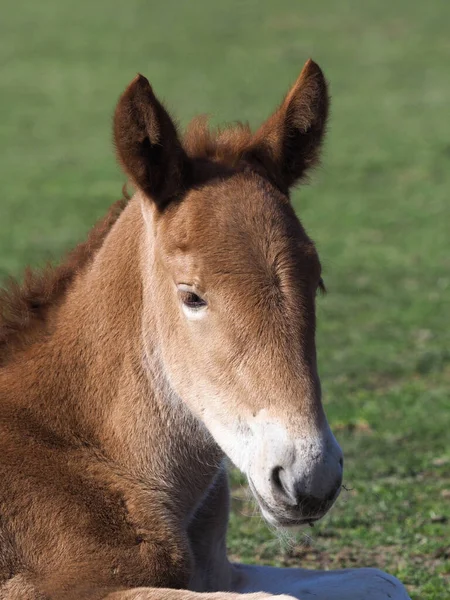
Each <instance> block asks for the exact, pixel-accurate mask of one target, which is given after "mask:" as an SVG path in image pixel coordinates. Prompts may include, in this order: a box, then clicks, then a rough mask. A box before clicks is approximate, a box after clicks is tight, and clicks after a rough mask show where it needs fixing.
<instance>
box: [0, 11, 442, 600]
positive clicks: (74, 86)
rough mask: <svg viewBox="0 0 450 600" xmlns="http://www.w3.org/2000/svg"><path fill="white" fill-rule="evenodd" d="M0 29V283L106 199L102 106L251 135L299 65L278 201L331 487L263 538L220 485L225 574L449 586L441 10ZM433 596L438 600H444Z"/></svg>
mask: <svg viewBox="0 0 450 600" xmlns="http://www.w3.org/2000/svg"><path fill="white" fill-rule="evenodd" d="M1 9H2V11H1V12H2V18H1V20H0V64H1V78H0V114H1V118H0V143H1V160H0V181H1V184H2V190H1V200H0V208H1V210H0V278H4V277H6V276H7V275H10V274H13V275H19V274H20V272H21V270H22V269H23V267H24V266H25V265H27V264H31V265H42V264H43V263H44V262H45V261H47V260H49V259H57V258H58V257H59V256H60V255H61V253H63V252H64V251H65V250H66V249H68V248H70V247H71V246H73V245H75V244H76V243H77V242H78V241H79V240H81V239H82V238H83V237H84V236H85V234H86V232H87V230H88V228H89V227H90V226H91V225H92V224H93V223H94V222H95V220H96V219H97V218H98V217H99V216H101V215H102V214H103V213H104V212H105V210H106V208H107V206H108V205H109V204H110V203H111V202H112V201H113V200H115V199H116V198H118V197H120V195H121V193H120V190H121V185H122V183H123V181H124V178H123V177H122V175H121V173H120V172H119V169H118V168H117V166H116V164H115V161H114V156H113V151H112V145H111V134H110V129H111V115H112V111H113V108H114V103H115V101H116V99H117V97H118V95H119V94H120V92H121V91H122V89H123V88H124V87H125V86H126V84H127V83H128V82H129V81H130V80H131V79H132V78H133V77H134V75H135V73H136V72H138V71H140V72H142V73H143V74H145V75H146V76H147V77H148V78H149V79H150V81H151V83H152V85H153V86H154V88H155V90H156V92H157V94H159V95H160V97H162V98H163V99H165V101H166V104H167V105H168V106H169V108H172V110H173V112H175V114H176V116H177V118H178V119H179V122H180V124H181V125H182V126H184V125H185V124H186V123H187V122H188V121H189V119H190V118H191V117H193V116H194V115H196V114H198V113H210V114H211V115H212V120H213V122H215V123H217V122H220V121H233V120H236V119H239V120H244V121H249V122H250V123H251V124H252V125H257V124H258V123H260V121H261V120H262V119H264V118H265V117H266V116H267V115H268V114H269V113H270V112H271V111H272V110H273V108H274V107H275V105H276V104H277V103H278V102H279V101H280V99H281V97H282V95H283V94H284V93H285V92H286V91H287V89H288V86H289V84H290V83H292V82H293V81H294V80H295V78H296V76H297V74H298V73H299V71H300V69H301V67H302V65H303V63H304V61H305V60H306V59H307V58H308V57H309V56H312V57H313V58H314V59H315V60H316V61H317V62H318V63H319V64H320V65H321V66H322V68H323V69H324V71H325V74H326V76H327V77H328V79H329V80H330V83H331V93H332V96H333V108H332V115H331V122H330V123H331V124H330V131H329V137H328V143H327V145H326V152H325V156H324V161H323V166H322V168H321V169H320V170H319V171H317V172H316V174H315V176H314V177H313V181H312V185H311V186H309V187H303V188H301V189H300V190H298V192H296V193H295V195H294V202H295V205H296V207H297V209H298V212H299V214H300V216H301V218H302V221H303V223H304V225H305V226H306V228H307V230H308V231H309V232H310V234H311V235H312V237H313V238H314V239H315V240H316V241H317V245H318V248H319V251H320V253H321V258H322V261H323V263H324V266H325V282H326V284H327V287H328V288H329V294H328V295H327V296H326V297H325V298H322V299H319V309H318V316H319V331H318V346H319V365H320V369H321V375H322V381H323V386H324V398H325V404H326V409H327V413H328V416H329V420H330V422H331V425H332V427H333V429H334V430H335V432H336V435H337V437H338V438H339V441H340V442H341V444H342V446H343V448H344V453H345V456H346V485H347V487H348V489H349V491H347V492H343V494H342V495H341V498H340V500H339V501H338V503H337V505H336V507H335V508H334V509H333V511H332V512H331V514H330V515H329V516H328V517H326V518H325V519H324V520H323V522H321V523H320V524H319V525H318V526H316V528H315V529H314V530H311V532H308V535H310V539H309V538H308V537H306V536H304V535H300V536H298V537H297V538H292V539H290V540H289V541H287V542H286V541H285V542H283V543H282V542H280V540H279V539H278V538H277V537H274V535H273V532H270V531H269V530H268V529H267V528H266V527H265V525H264V524H263V523H262V521H261V519H260V518H259V517H257V516H255V512H254V509H253V506H252V504H251V502H249V500H248V497H247V493H246V491H245V488H243V487H241V485H243V482H242V481H241V480H240V477H239V476H238V475H236V474H234V476H233V481H234V483H235V487H234V490H233V509H234V510H233V515H232V519H231V532H230V538H229V546H230V552H231V554H232V556H233V557H234V558H239V559H244V560H246V561H251V562H257V561H263V562H266V563H272V564H283V565H286V564H288V565H300V564H302V565H304V566H308V567H311V568H336V567H341V566H345V567H353V566H363V565H364V566H379V567H381V568H384V569H386V570H388V571H390V572H391V573H393V574H395V575H397V576H399V577H400V578H401V579H402V580H403V581H405V583H406V584H407V586H408V589H409V590H410V593H411V595H412V597H413V598H414V599H416V600H418V599H419V598H420V600H432V599H439V600H443V599H444V598H446V597H448V595H447V594H448V590H449V588H450V548H449V545H450V439H449V438H450V434H449V431H450V400H449V387H450V366H449V359H450V332H449V317H450V236H449V233H450V203H449V192H450V118H449V117H450V111H449V106H450V77H449V68H450V35H449V31H450V2H448V1H447V0H430V1H429V2H422V1H420V0H392V1H389V2H388V1H387V0H340V2H338V3H336V2H334V1H332V0H323V1H322V2H320V3H319V2H313V1H312V0H305V1H302V2H299V1H298V0H278V1H277V2H274V1H273V0H258V1H257V0H241V1H238V0H226V1H224V2H220V3H219V2H211V1H209V0H196V1H193V2H183V1H175V0H165V1H164V2H154V1H149V0H127V2H124V1H122V2H119V1H108V2H107V1H105V0H96V2H91V1H88V0H78V1H77V2H68V1H67V0H41V1H40V2H36V1H34V0H33V1H32V0H22V1H21V2H17V1H13V0H2V1H1ZM449 595H450V594H449Z"/></svg>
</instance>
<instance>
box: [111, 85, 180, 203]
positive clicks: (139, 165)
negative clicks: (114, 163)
mask: <svg viewBox="0 0 450 600" xmlns="http://www.w3.org/2000/svg"><path fill="white" fill-rule="evenodd" d="M114 143H115V146H116V151H117V157H118V159H119V162H120V163H121V165H122V167H123V169H124V171H125V173H126V174H127V175H128V176H129V177H130V178H131V180H132V182H133V183H134V184H135V185H136V186H137V187H138V188H140V189H141V190H142V191H143V192H144V193H145V194H146V195H147V196H149V197H150V198H151V199H152V200H154V201H155V202H156V204H157V205H158V206H159V207H160V208H163V207H164V206H165V205H166V204H167V203H168V202H169V201H170V200H171V198H173V197H175V196H177V195H178V194H179V193H180V192H181V190H182V189H183V187H184V175H185V172H186V164H187V159H186V155H185V152H184V150H183V148H182V146H181V143H180V140H179V138H178V134H177V130H176V127H175V124H174V122H173V121H172V119H171V118H170V116H169V114H168V112H167V111H166V109H165V108H164V107H163V105H162V104H161V103H160V102H159V100H158V99H157V98H156V96H155V94H154V93H153V90H152V88H151V86H150V84H149V82H148V80H147V79H146V78H145V77H144V76H143V75H138V76H137V77H136V78H135V79H134V80H133V81H132V82H131V83H130V85H129V86H128V87H127V89H126V90H125V92H124V93H123V94H122V96H121V98H120V99H119V102H118V104H117V107H116V111H115V113H114Z"/></svg>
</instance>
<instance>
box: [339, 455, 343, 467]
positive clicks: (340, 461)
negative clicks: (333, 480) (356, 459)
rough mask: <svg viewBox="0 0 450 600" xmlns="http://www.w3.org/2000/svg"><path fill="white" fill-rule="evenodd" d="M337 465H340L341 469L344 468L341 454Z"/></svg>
mask: <svg viewBox="0 0 450 600" xmlns="http://www.w3.org/2000/svg"><path fill="white" fill-rule="evenodd" d="M339 466H340V467H341V469H343V468H344V459H343V458H342V456H341V458H340V459H339Z"/></svg>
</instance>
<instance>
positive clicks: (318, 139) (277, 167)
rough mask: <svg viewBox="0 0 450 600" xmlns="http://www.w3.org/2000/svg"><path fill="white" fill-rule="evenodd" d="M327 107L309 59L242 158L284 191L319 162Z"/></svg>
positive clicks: (320, 77)
mask: <svg viewBox="0 0 450 600" xmlns="http://www.w3.org/2000/svg"><path fill="white" fill-rule="evenodd" d="M328 106H329V96H328V89H327V83H326V81H325V77H324V75H323V73H322V71H321V69H320V67H319V65H317V64H316V63H315V62H313V61H312V60H311V59H309V60H308V61H307V63H306V64H305V66H304V67H303V69H302V72H301V73H300V76H299V78H298V79H297V81H296V82H295V84H294V85H293V87H292V88H291V90H290V92H289V93H288V94H287V96H286V97H285V99H284V101H283V102H282V104H281V105H280V107H279V108H278V109H277V110H276V111H275V113H274V114H273V115H272V116H271V117H269V119H268V120H267V121H266V122H265V123H264V124H263V125H262V126H261V127H260V129H259V130H258V131H257V132H256V133H255V136H254V138H253V141H252V144H251V147H250V148H249V149H248V151H247V152H246V155H247V156H246V157H247V158H248V159H249V160H252V159H253V160H256V161H257V162H258V163H259V164H261V165H262V166H263V167H264V168H265V170H266V172H267V173H268V175H269V177H271V178H272V179H273V181H274V183H275V184H276V185H278V187H280V188H281V189H282V190H283V191H286V192H287V191H288V189H289V188H290V187H291V186H292V185H294V184H295V183H296V182H297V181H298V180H299V179H301V178H302V177H303V176H304V175H305V173H306V171H307V170H308V169H309V168H311V167H313V166H314V165H316V164H317V163H318V161H319V155H320V148H321V145H322V141H323V138H324V134H325V129H326V122H327V116H328Z"/></svg>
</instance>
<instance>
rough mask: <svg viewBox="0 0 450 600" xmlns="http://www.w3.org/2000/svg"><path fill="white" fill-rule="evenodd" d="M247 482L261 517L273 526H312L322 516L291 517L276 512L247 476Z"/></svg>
mask: <svg viewBox="0 0 450 600" xmlns="http://www.w3.org/2000/svg"><path fill="white" fill-rule="evenodd" d="M248 483H249V487H250V490H251V492H252V494H253V495H254V497H255V499H256V501H257V502H258V505H259V508H260V509H261V514H262V516H263V518H264V519H265V520H266V521H267V522H268V523H269V525H272V526H274V527H300V526H303V525H309V526H310V527H314V523H315V522H316V521H319V520H320V519H321V518H322V516H320V517H316V516H314V517H299V518H293V517H290V516H287V515H286V514H280V513H278V514H277V513H275V512H274V510H273V508H272V507H270V506H269V504H268V503H267V502H266V501H265V500H264V498H263V497H262V496H261V495H260V494H259V493H258V491H257V490H256V488H255V486H254V484H253V482H252V480H251V479H250V477H249V478H248Z"/></svg>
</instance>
